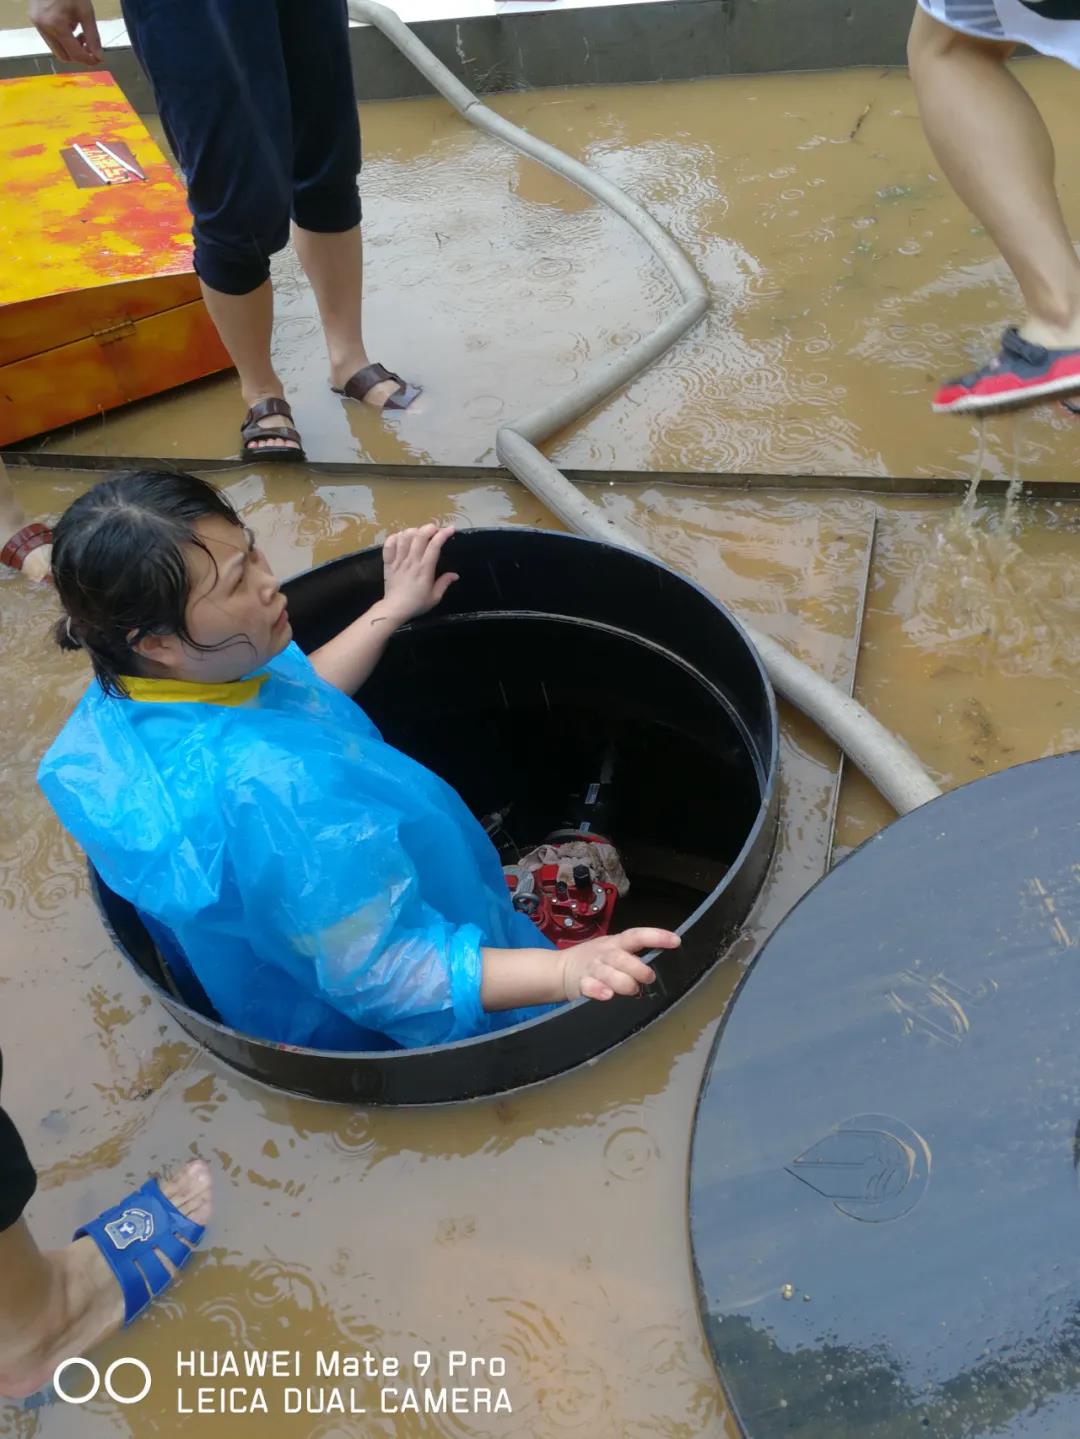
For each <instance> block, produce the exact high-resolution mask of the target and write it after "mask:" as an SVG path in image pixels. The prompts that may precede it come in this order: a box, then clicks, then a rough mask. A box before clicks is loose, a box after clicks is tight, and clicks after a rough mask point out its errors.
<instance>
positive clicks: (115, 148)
mask: <svg viewBox="0 0 1080 1439" xmlns="http://www.w3.org/2000/svg"><path fill="white" fill-rule="evenodd" d="M60 156H61V158H62V160H63V161H64V164H65V165H66V166H67V167H68V173H69V174H70V175H71V178H72V179H73V180H74V181H75V183H76V185H78V187H79V189H80V190H88V189H93V188H94V187H96V186H99V185H130V184H132V183H133V182H134V181H137V180H145V179H146V175H145V173H144V172H143V170H142V168H141V167H140V166H139V164H138V162H137V161H136V159H135V156H134V155H133V154H132V153H131V151H130V150H129V149H128V147H127V146H126V145H125V144H124V143H123V141H121V140H115V139H112V138H111V137H108V138H106V139H104V140H83V141H81V142H75V141H73V142H72V143H71V145H70V146H68V147H66V148H65V149H63V150H61V151H60Z"/></svg>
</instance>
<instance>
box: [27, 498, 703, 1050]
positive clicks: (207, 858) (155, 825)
mask: <svg viewBox="0 0 1080 1439" xmlns="http://www.w3.org/2000/svg"><path fill="white" fill-rule="evenodd" d="M451 533H452V531H451V530H450V529H442V530H439V529H437V528H436V527H435V526H434V525H427V526H425V527H424V528H423V529H420V530H407V531H405V532H404V533H402V534H398V535H391V536H390V538H389V539H388V540H387V541H386V544H385V546H384V550H383V565H384V574H385V595H384V598H383V599H382V600H381V601H380V602H379V603H378V604H376V605H374V606H373V607H372V608H371V609H370V610H368V611H367V612H366V613H365V614H364V615H362V616H361V617H360V619H358V620H357V621H356V622H355V623H354V624H351V625H350V626H349V627H348V628H347V629H345V630H343V631H342V632H341V633H340V634H339V635H337V636H336V637H335V638H334V639H332V640H331V641H330V642H329V643H328V644H326V645H324V646H323V647H322V648H321V649H319V650H316V651H315V652H314V653H313V654H312V655H311V656H310V658H306V657H305V656H304V655H303V654H302V653H301V652H300V650H299V649H298V648H297V646H296V645H294V644H293V643H292V631H291V629H290V627H289V618H288V612H287V609H286V603H285V597H284V596H283V595H282V593H281V591H280V589H279V588H278V583H277V580H276V579H275V578H274V576H273V574H272V573H271V571H270V568H269V565H268V564H267V562H266V559H265V557H264V555H263V554H262V552H261V551H260V550H259V549H258V547H257V545H256V543H255V538H254V536H253V535H252V534H251V532H250V530H248V529H246V527H244V526H243V525H242V524H241V522H240V520H239V518H238V516H237V515H236V513H235V511H234V510H233V509H232V507H231V505H230V504H229V502H228V501H227V500H226V499H225V498H224V497H223V496H222V495H220V494H219V493H218V491H217V490H215V489H214V488H213V487H212V486H211V485H208V484H206V483H205V482H204V481H202V480H199V479H196V478H194V477H192V476H190V475H176V474H168V473H162V472H157V471H141V472H138V473H134V474H129V475H125V476H122V477H120V478H119V479H115V480H108V481H106V482H104V483H103V484H100V485H97V486H95V488H94V489H92V490H90V491H89V492H88V493H87V494H85V495H83V496H82V497H81V498H80V499H78V500H76V501H75V503H74V504H73V505H72V506H71V507H70V509H68V511H67V512H66V513H65V514H64V516H63V517H62V519H61V520H60V523H59V524H58V525H57V527H56V532H55V539H54V548H53V577H54V580H55V582H56V589H57V592H58V594H59V596H60V600H61V603H62V604H63V607H64V610H65V611H66V618H65V619H64V620H63V621H61V624H60V627H59V631H58V637H59V639H60V643H61V644H62V645H63V646H65V647H68V648H71V647H77V648H81V649H84V650H86V651H87V653H88V654H89V656H90V659H91V661H92V663H93V666H94V671H95V674H96V677H97V681H96V683H94V684H92V685H91V687H90V689H89V690H88V692H87V694H86V695H85V696H84V698H83V699H82V701H81V702H80V704H79V705H78V707H77V708H76V710H75V712H74V714H73V715H72V716H71V718H70V719H69V720H68V722H67V724H66V725H65V726H64V729H63V730H62V731H61V733H60V735H59V737H58V738H57V740H56V741H55V743H54V744H53V745H52V747H51V748H50V750H49V751H48V753H47V754H46V755H45V758H44V759H43V761H42V764H41V769H40V772H39V779H40V782H41V785H42V788H43V789H44V791H45V793H46V795H47V796H48V798H49V801H50V803H51V804H52V805H53V808H54V809H55V810H56V812H57V814H58V815H59V817H60V819H61V821H62V822H63V824H64V825H65V826H66V828H67V829H68V830H69V831H70V833H71V834H72V835H73V836H74V838H75V839H76V840H77V841H78V842H79V844H80V845H81V846H82V847H83V849H85V850H86V852H87V854H88V855H89V857H90V859H91V860H92V861H93V863H94V865H95V866H96V867H97V869H98V871H99V873H100V874H101V876H102V878H103V879H104V880H105V882H106V884H108V885H109V887H110V888H111V889H113V890H115V891H116V893H117V894H120V895H122V896H123V897H124V898H126V899H128V900H130V901H131V903H132V904H133V905H135V906H136V908H137V909H138V910H139V912H140V913H141V914H142V916H143V918H144V919H145V920H146V922H147V925H148V927H149V928H150V930H151V932H152V933H153V935H154V937H155V939H156V940H157V942H158V944H159V946H160V947H161V948H162V950H163V951H164V953H165V954H166V955H167V956H168V958H169V960H170V962H171V965H172V967H173V968H174V970H179V971H180V972H181V973H183V971H184V970H185V968H186V967H187V966H190V971H191V972H193V973H194V975H195V977H196V978H197V979H198V981H199V983H200V984H201V986H202V988H203V990H204V991H205V993H206V995H207V996H208V998H209V999H210V1001H211V1003H212V1004H213V1006H214V1008H215V1009H216V1010H217V1012H218V1014H219V1015H220V1017H221V1018H222V1020H223V1021H224V1022H225V1023H226V1024H228V1025H231V1026H233V1027H234V1028H236V1029H239V1030H242V1031H243V1032H245V1033H248V1034H253V1035H257V1036H258V1037H260V1038H264V1039H271V1040H277V1041H281V1042H284V1043H290V1044H300V1045H310V1046H316V1047H322V1048H329V1049H334V1048H341V1049H350V1048H364V1047H368V1046H369V1045H371V1044H372V1043H378V1042H382V1043H386V1042H390V1043H395V1044H401V1045H418V1044H438V1043H445V1042H447V1041H450V1040H456V1039H462V1038H465V1037H467V1036H470V1035H475V1034H482V1033H485V1032H487V1031H489V1030H491V1029H496V1028H499V1027H502V1026H504V1025H506V1024H510V1023H515V1022H517V1021H519V1020H520V1019H522V1018H527V1017H529V1016H528V1014H527V1013H526V1014H522V1013H521V1012H520V1008H521V1007H522V1006H538V1005H545V1004H558V1003H562V1002H564V1001H566V1000H570V999H575V998H577V997H579V996H581V995H585V996H588V997H589V998H592V999H611V998H612V997H613V996H614V995H615V994H636V993H637V991H638V988H639V986H640V985H642V984H648V983H650V982H651V981H652V978H653V973H652V970H651V969H650V968H649V967H648V966H647V965H646V964H645V963H644V962H643V961H642V960H641V959H640V958H638V955H639V954H640V953H642V952H644V951H646V950H649V949H653V948H658V947H659V948H666V949H670V948H674V947H675V946H676V945H677V944H678V943H679V941H678V938H677V936H676V935H673V934H671V933H669V932H668V931H666V930H657V929H635V930H630V931H627V932H626V933H625V934H621V935H611V936H606V937H604V938H602V939H596V940H591V941H589V942H587V943H585V944H581V945H579V946H578V947H577V948H576V949H570V950H564V951H557V950H555V949H553V948H551V947H548V946H547V942H546V941H545V940H544V939H543V938H542V937H541V936H540V934H539V933H538V931H537V930H536V928H535V927H534V926H533V924H532V923H531V921H530V920H529V919H527V918H526V917H525V916H523V915H521V914H519V913H517V912H516V911H515V910H514V908H513V906H512V904H511V903H510V899H509V894H508V891H507V889H506V885H505V882H504V880H503V876H502V870H501V867H500V863H499V859H498V856H497V854H496V852H495V849H494V847H493V846H492V844H491V843H490V841H489V840H488V838H487V836H486V834H485V833H484V831H483V829H482V828H481V826H480V825H479V824H478V823H477V821H476V820H475V819H474V818H473V816H472V815H471V814H470V813H469V811H468V809H467V808H466V807H465V805H464V803H463V801H462V800H461V799H460V798H459V797H458V795H457V794H456V793H455V792H454V790H452V789H451V788H450V787H449V786H448V785H447V784H445V783H444V782H443V781H442V780H440V779H439V778H438V777H437V776H436V775H434V774H432V773H431V771H430V770H427V769H425V768H424V767H423V766H422V765H420V764H418V763H416V761H414V760H411V759H409V758H408V756H406V755H404V754H402V753H401V752H400V751H398V750H395V749H393V748H392V747H391V746H390V745H388V744H385V743H384V742H383V740H382V739H381V738H380V736H379V734H378V731H377V730H376V729H375V727H374V726H373V725H372V723H371V721H370V720H369V719H368V718H367V716H366V715H365V714H364V712H363V711H362V710H361V709H360V708H359V706H357V705H356V704H355V703H354V702H353V700H352V698H351V696H352V695H353V694H354V693H355V692H356V691H357V690H358V689H359V688H360V687H361V686H362V685H363V683H364V680H365V679H366V678H367V676H368V675H369V674H370V673H371V671H372V670H373V669H374V667H375V665H376V663H377V662H378V659H379V656H380V654H381V653H382V650H383V647H384V646H385V644H386V642H387V640H388V638H389V637H390V635H391V634H392V633H393V631H394V630H395V629H396V628H398V626H400V625H402V624H404V623H406V622H407V621H409V620H410V619H413V618H415V617H416V616H418V615H422V614H425V613H426V612H427V611H428V610H430V609H432V608H434V606H435V605H437V604H438V603H439V601H440V600H441V599H442V596H443V595H444V594H445V593H446V590H447V588H448V587H449V586H450V585H451V584H452V583H453V582H454V580H455V579H456V576H455V575H452V574H447V575H443V576H441V577H439V578H436V568H437V564H438V559H439V554H440V552H441V549H442V546H443V544H444V543H445V541H446V540H447V538H448V537H449V535H450V534H451Z"/></svg>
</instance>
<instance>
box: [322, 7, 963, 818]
mask: <svg viewBox="0 0 1080 1439" xmlns="http://www.w3.org/2000/svg"><path fill="white" fill-rule="evenodd" d="M348 6H349V14H350V15H351V16H352V18H353V19H354V20H359V21H360V22H362V23H364V24H367V25H373V26H375V27H376V28H377V29H378V30H380V31H381V32H382V33H383V34H384V35H385V36H386V38H387V39H388V40H389V41H390V42H391V44H393V45H395V46H396V47H397V49H398V50H400V51H401V53H402V54H403V55H404V56H405V58H406V59H407V60H409V61H410V62H411V63H412V64H413V65H415V66H416V68H417V69H418V70H419V71H420V73H421V74H422V75H423V76H424V78H425V79H427V80H428V81H430V83H431V84H432V86H433V87H434V88H435V89H436V90H437V91H438V92H439V94H440V95H442V96H443V98H444V99H446V100H448V101H449V102H450V104H451V105H453V107H454V109H455V110H457V111H458V112H459V113H460V114H461V115H463V116H464V117H465V119H466V120H468V121H469V123H470V124H472V125H475V126H477V128H478V129H480V130H485V131H487V133H488V134H489V135H494V136H496V137H497V138H498V139H500V140H505V141H506V142H507V144H509V145H512V146H513V147H514V149H515V150H520V151H521V152H522V153H523V154H525V155H530V156H531V157H532V158H533V159H534V160H539V161H540V163H541V164H542V165H546V166H547V167H548V169H550V170H554V171H555V173H556V174H558V175H562V176H563V177H564V178H566V179H567V180H570V181H572V182H573V183H574V184H575V185H577V186H579V188H580V189H582V190H584V191H585V192H586V193H587V194H589V195H592V196H593V197H594V198H595V199H597V200H599V201H600V202H601V203H602V204H604V205H607V206H608V208H609V209H611V210H614V211H615V213H616V214H618V215H621V216H622V218H623V219H624V220H625V221H626V222H627V224H628V225H630V226H632V228H633V229H634V230H636V231H637V233H638V234H639V235H640V236H641V237H642V239H643V240H645V241H646V243H647V244H648V245H649V246H650V247H651V248H652V251H653V253H654V254H655V255H656V257H657V258H658V259H659V260H661V261H662V262H663V264H664V265H665V266H666V267H667V270H668V272H669V273H670V275H671V277H672V279H673V280H674V281H675V283H676V285H677V286H678V287H679V291H680V293H681V295H682V299H683V303H682V304H681V305H680V307H679V308H678V309H677V310H676V311H675V312H674V313H673V314H671V315H669V316H668V317H667V319H666V320H664V321H663V322H662V324H661V325H660V327H659V328H658V329H657V330H655V331H654V332H653V333H652V334H651V335H649V336H648V337H647V338H646V339H644V340H641V341H639V342H638V343H637V344H636V345H634V346H632V347H631V348H630V349H629V350H627V351H626V352H625V354H623V355H621V356H620V357H619V358H618V359H617V360H615V361H614V362H612V363H610V364H608V365H606V366H604V367H603V368H598V369H597V370H596V372H595V373H594V374H592V375H591V376H590V377H589V378H588V379H586V380H585V381H583V382H582V383H581V384H580V385H579V386H578V387H577V388H576V389H575V390H573V391H571V392H569V393H567V394H566V395H565V396H563V397H562V398H560V399H557V400H554V401H553V402H552V403H551V404H548V405H544V406H542V407H541V408H540V409H537V410H531V411H530V412H529V413H528V414H527V415H524V416H523V417H522V418H521V419H520V420H518V421H516V422H515V423H514V424H512V425H504V426H503V427H502V429H500V430H499V432H498V434H497V435H496V438H495V450H496V454H497V455H498V457H499V459H500V460H501V461H502V463H503V464H504V465H505V466H506V468H507V469H508V470H509V471H510V472H511V474H513V475H515V476H516V477H517V478H518V479H519V480H520V481H521V483H522V484H523V485H525V486H527V487H528V489H530V490H531V491H532V493H533V494H534V495H536V497H537V498H538V499H539V500H541V501H542V502H543V503H544V504H545V505H546V506H547V507H548V508H549V509H550V510H551V511H552V512H553V513H554V514H556V515H558V517H559V519H561V520H562V521H563V523H564V524H566V525H568V526H569V527H570V528H571V529H574V530H577V531H578V532H579V533H580V534H584V535H589V536H591V537H592V538H593V539H599V540H605V541H607V542H608V543H609V544H616V545H622V546H623V547H624V548H625V549H630V550H636V551H638V552H639V553H641V554H647V553H648V551H647V550H646V548H645V546H644V545H642V544H640V543H639V542H638V541H637V540H636V539H635V538H634V537H633V535H631V534H630V533H629V532H628V531H627V530H625V529H623V528H622V526H621V525H618V524H617V523H616V522H615V521H614V520H611V519H608V518H607V517H606V516H605V515H604V514H603V513H602V512H601V511H600V510H598V509H597V507H596V506H595V505H594V504H592V502H591V501H589V500H587V499H585V497H584V496H583V495H582V494H581V492H580V491H579V490H578V489H576V488H575V486H574V485H572V484H571V483H570V481H569V480H568V479H567V478H566V476H565V475H563V474H562V473H561V472H560V471H559V470H558V469H556V467H555V466H554V465H553V464H552V463H551V461H550V460H549V459H547V458H546V457H545V456H544V455H542V454H541V453H540V451H539V450H538V449H537V448H536V446H537V445H538V444H540V443H541V442H543V441H544V440H545V439H548V438H549V437H550V436H551V435H553V434H555V433H557V432H558V431H559V430H561V429H564V428H565V426H567V425H569V424H571V423H572V422H573V421H574V420H577V419H580V418H581V416H582V415H584V414H586V413H587V412H588V411H589V410H591V409H593V408H594V406H596V405H597V404H599V402H600V401H601V400H604V399H606V398H607V397H608V396H609V395H611V394H613V393H614V392H615V391H616V390H617V389H619V388H620V386H622V385H624V384H626V382H627V381H628V380H632V379H633V378H634V376H635V375H638V374H640V372H641V371H642V370H643V369H645V367H646V366H647V365H651V364H652V362H653V361H654V360H655V359H657V358H658V357H659V356H660V355H662V354H663V353H664V352H665V350H668V349H670V347H671V346H672V345H673V344H674V343H675V341H676V340H678V339H679V338H681V336H683V335H684V334H685V333H686V331H687V330H689V329H690V327H691V326H692V325H695V324H696V323H697V321H698V320H700V319H701V317H702V315H704V314H705V312H706V310H708V308H709V303H710V297H709V291H708V289H707V288H706V285H705V281H704V280H703V279H702V278H701V276H700V275H699V274H698V272H697V270H696V269H695V268H694V266H693V264H691V262H690V260H689V258H688V257H687V256H686V254H685V253H684V252H683V251H682V250H681V249H680V248H679V246H678V245H677V244H676V243H675V241H674V240H673V239H672V238H671V236H670V235H669V234H668V233H667V231H666V230H664V229H662V228H661V226H660V225H658V224H657V222H656V221H655V220H654V219H653V217H652V216H651V215H650V214H649V213H648V212H647V211H646V210H644V209H643V208H642V207H641V206H640V205H639V204H637V203H636V201H634V200H632V199H631V198H630V196H629V195H627V194H625V193H624V192H623V191H622V190H620V189H619V188H618V187H617V186H615V185H613V184H612V183H611V182H610V181H609V180H605V179H604V178H603V176H602V175H598V174H596V172H595V171H594V170H590V169H589V167H588V166H587V165H582V164H581V163H580V162H579V161H577V160H573V159H571V158H570V156H569V155H564V154H563V152H562V151H561V150H557V149H556V148H555V147H554V145H548V144H546V143H545V142H544V141H543V140H538V139H536V137H535V136H534V135H530V134H529V133H528V132H527V131H526V130H522V129H519V128H518V126H517V125H512V124H511V123H510V121H509V120H504V119H503V117H502V116H501V115H496V114H495V112H494V111H493V110H489V109H488V108H487V106H486V105H483V104H482V103H481V102H480V101H479V100H478V99H477V98H476V96H475V95H474V94H473V93H472V92H471V91H470V90H467V89H466V88H465V86H464V85H462V84H461V82H460V81H459V80H457V79H455V77H454V76H453V75H452V74H451V73H450V71H449V70H448V69H447V68H446V66H445V65H444V64H443V63H442V62H441V61H440V60H438V59H436V57H435V56H434V55H433V54H432V53H431V51H430V50H429V49H428V48H427V46H426V45H423V44H422V43H421V42H420V41H419V40H418V39H417V38H416V36H415V35H414V34H413V33H412V31H411V30H409V28H408V27H407V26H406V25H405V24H403V23H402V21H401V20H399V19H398V17H397V15H395V14H394V12H393V11H392V10H388V9H387V8H386V6H385V5H378V4H375V3H373V0H348ZM741 623H742V625H743V629H744V630H745V631H746V633H747V635H748V636H749V638H750V640H751V641H752V643H753V644H754V645H755V646H756V648H757V651H758V654H759V655H760V656H761V660H762V663H763V664H764V666H765V668H766V670H767V671H768V674H769V678H770V679H771V680H772V682H773V684H774V685H775V686H776V688H777V690H778V691H779V693H780V694H782V695H783V696H784V698H785V699H787V700H789V701H790V702H791V703H792V704H793V705H795V706H796V708H798V709H800V710H802V712H803V713H804V714H805V715H807V716H809V718H810V719H812V720H813V721H814V722H815V723H816V724H817V725H818V726H819V727H820V728H821V729H822V730H823V731H824V732H825V733H826V734H827V735H828V736H829V738H830V739H831V740H833V741H835V743H836V744H837V745H839V747H840V748H841V749H842V750H843V751H844V753H845V754H846V755H847V756H848V757H849V758H850V759H851V760H852V761H853V762H854V763H855V764H856V765H857V766H858V767H859V769H861V770H862V772H863V774H865V775H866V777H867V779H869V780H870V782H871V783H872V784H873V785H874V786H875V788H876V789H878V790H879V791H880V792H881V793H882V794H883V795H884V796H885V798H886V799H887V800H888V801H889V802H890V804H892V806H893V807H894V809H896V810H897V812H898V813H900V814H906V813H907V812H908V811H909V810H912V809H917V808H918V806H919V805H921V804H925V803H926V802H927V800H931V799H936V798H937V796H938V795H940V793H941V791H940V789H939V788H938V787H937V785H936V784H934V782H933V780H932V779H931V778H930V776H929V775H928V774H927V773H926V771H925V770H924V769H923V767H922V766H921V765H920V764H919V762H918V760H917V759H916V758H915V757H914V756H913V755H912V754H911V752H910V750H908V748H907V747H906V746H905V745H904V744H903V742H902V741H901V740H899V739H898V738H897V737H896V736H895V735H893V734H891V733H890V732H889V731H888V730H887V729H886V728H885V727H884V725H882V724H879V723H878V721H877V720H876V719H874V717H873V715H871V714H869V713H868V712H867V711H866V710H865V709H863V707H862V705H860V704H859V703H858V702H857V701H856V700H854V699H852V698H851V697H850V696H849V695H846V694H844V692H843V691H842V690H839V689H837V688H836V687H835V686H834V685H831V684H829V682H828V681H827V680H824V679H822V677H821V676H820V675H819V674H817V673H816V672H815V671H814V670H812V669H810V667H809V666H808V665H804V664H803V663H802V661H801V660H798V659H796V658H795V656H794V655H792V654H791V653H789V651H787V650H786V649H784V647H783V645H780V644H777V642H776V641H775V640H773V639H770V638H769V636H768V635H763V634H761V633H760V632H759V631H757V630H755V629H752V628H751V627H750V626H749V625H748V624H746V622H745V621H741Z"/></svg>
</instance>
